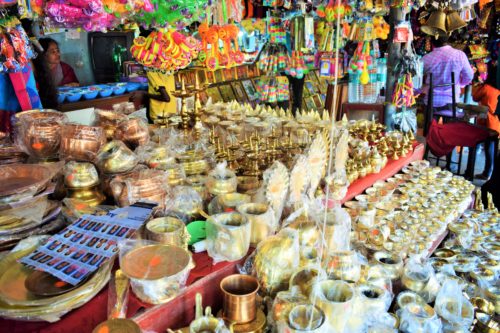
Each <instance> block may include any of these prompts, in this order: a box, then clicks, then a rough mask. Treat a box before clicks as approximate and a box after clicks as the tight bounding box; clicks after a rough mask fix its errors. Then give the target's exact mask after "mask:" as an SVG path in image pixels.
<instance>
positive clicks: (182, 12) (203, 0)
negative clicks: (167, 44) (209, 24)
mask: <svg viewBox="0 0 500 333" xmlns="http://www.w3.org/2000/svg"><path fill="white" fill-rule="evenodd" d="M150 1H151V5H152V8H153V10H151V11H148V9H149V6H146V7H143V8H142V10H140V11H139V12H138V13H137V14H136V15H134V17H133V20H134V21H135V22H137V23H138V24H141V25H144V26H149V27H164V26H166V25H167V24H169V25H171V26H173V27H175V28H176V29H177V30H181V29H183V28H185V27H187V26H189V25H191V24H192V23H193V22H196V21H203V20H204V19H205V17H206V14H205V11H206V9H207V7H208V0H172V1H165V0H150Z"/></svg>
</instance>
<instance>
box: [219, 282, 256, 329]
mask: <svg viewBox="0 0 500 333" xmlns="http://www.w3.org/2000/svg"><path fill="white" fill-rule="evenodd" d="M220 288H221V290H222V292H223V294H224V305H223V315H224V318H225V319H227V320H229V321H231V322H236V323H239V324H243V323H248V322H251V321H253V320H254V319H255V317H256V312H257V304H256V295H257V291H258V290H259V282H258V281H257V279H256V278H254V277H253V276H250V275H241V274H235V275H230V276H227V277H225V278H224V279H223V280H222V281H221V283H220Z"/></svg>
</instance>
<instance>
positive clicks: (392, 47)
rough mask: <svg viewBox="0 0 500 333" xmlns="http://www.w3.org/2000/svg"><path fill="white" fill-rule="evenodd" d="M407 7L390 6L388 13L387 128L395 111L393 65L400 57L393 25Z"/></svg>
mask: <svg viewBox="0 0 500 333" xmlns="http://www.w3.org/2000/svg"><path fill="white" fill-rule="evenodd" d="M406 10H407V9H405V8H399V7H391V11H390V13H389V24H390V25H391V33H390V35H389V47H388V50H387V53H388V56H387V57H388V59H387V80H386V85H385V109H384V122H385V126H387V130H393V129H394V121H393V116H394V114H395V113H396V107H395V106H394V105H392V93H393V91H394V85H395V84H396V76H395V75H394V73H393V71H394V67H395V65H396V64H397V63H398V62H399V59H400V58H401V43H393V42H392V41H393V39H394V28H395V26H396V25H397V24H398V23H400V22H402V21H404V19H405V16H406V14H407V12H406Z"/></svg>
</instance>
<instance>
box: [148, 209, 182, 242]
mask: <svg viewBox="0 0 500 333" xmlns="http://www.w3.org/2000/svg"><path fill="white" fill-rule="evenodd" d="M146 238H147V239H150V240H152V241H155V242H158V243H161V244H166V245H175V246H178V247H182V248H184V249H186V250H187V246H188V242H189V239H190V235H189V233H188V231H187V229H186V225H185V224H184V222H182V221H181V220H179V219H178V218H175V217H171V216H166V217H159V218H156V219H153V220H151V221H149V222H148V223H147V224H146Z"/></svg>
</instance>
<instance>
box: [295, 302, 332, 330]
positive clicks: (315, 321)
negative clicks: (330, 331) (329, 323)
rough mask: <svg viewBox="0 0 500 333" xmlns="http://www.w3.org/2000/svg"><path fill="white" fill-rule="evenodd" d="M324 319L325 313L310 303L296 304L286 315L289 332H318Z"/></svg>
mask: <svg viewBox="0 0 500 333" xmlns="http://www.w3.org/2000/svg"><path fill="white" fill-rule="evenodd" d="M325 320H326V317H325V313H324V312H323V310H321V309H320V308H319V307H317V306H314V305H312V304H307V305H304V304H302V305H297V306H295V307H294V308H293V309H292V310H291V311H290V313H289V315H288V326H289V329H290V330H289V331H290V332H294V333H295V332H297V333H298V332H309V333H313V332H320V331H321V327H322V326H323V325H324V323H325Z"/></svg>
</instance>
